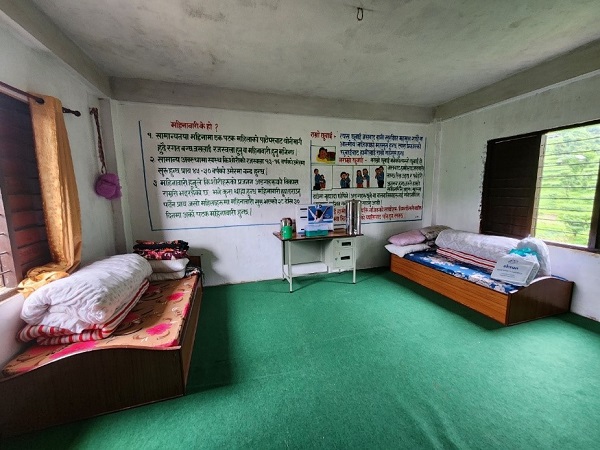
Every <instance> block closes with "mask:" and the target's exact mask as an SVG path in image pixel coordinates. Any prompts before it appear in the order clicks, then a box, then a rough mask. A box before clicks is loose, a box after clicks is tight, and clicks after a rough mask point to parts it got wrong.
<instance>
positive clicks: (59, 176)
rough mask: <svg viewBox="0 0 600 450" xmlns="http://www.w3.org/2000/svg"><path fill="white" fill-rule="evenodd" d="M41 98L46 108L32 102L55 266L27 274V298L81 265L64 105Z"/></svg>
mask: <svg viewBox="0 0 600 450" xmlns="http://www.w3.org/2000/svg"><path fill="white" fill-rule="evenodd" d="M36 95H37V94H36ZM39 97H41V98H43V99H44V103H43V104H39V103H37V102H36V101H35V100H30V101H29V106H30V109H31V121H32V125H33V136H34V140H35V152H36V157H37V162H38V169H39V175H40V186H41V190H42V202H43V208H44V217H45V220H46V232H47V235H48V245H49V247H50V254H51V256H52V262H51V263H48V264H46V265H44V266H40V267H35V268H33V269H31V270H30V271H29V272H28V273H27V277H28V278H26V279H24V280H23V281H22V282H21V283H20V284H19V289H20V291H21V293H22V294H23V295H25V296H27V295H28V294H29V293H31V292H33V291H34V290H35V289H37V288H38V287H40V286H42V285H44V284H47V283H49V282H50V281H53V280H55V279H57V278H62V277H64V276H67V275H68V274H69V273H71V272H73V271H74V270H75V269H77V268H78V267H79V264H80V262H81V210H80V208H79V196H78V193H77V183H76V180H75V171H74V170H73V160H72V158H71V148H70V146H69V137H68V135H67V128H66V127H65V120H64V116H63V112H62V104H61V102H60V100H58V99H56V98H54V97H48V96H43V95H39Z"/></svg>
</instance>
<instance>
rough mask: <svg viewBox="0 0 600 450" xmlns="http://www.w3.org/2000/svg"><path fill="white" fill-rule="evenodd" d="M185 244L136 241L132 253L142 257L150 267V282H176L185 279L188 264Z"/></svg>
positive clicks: (182, 242)
mask: <svg viewBox="0 0 600 450" xmlns="http://www.w3.org/2000/svg"><path fill="white" fill-rule="evenodd" d="M188 248H189V245H188V243H187V242H185V241H182V240H176V241H141V240H140V241H136V244H135V245H134V246H133V251H134V253H136V254H138V255H140V256H142V257H144V258H145V259H146V260H147V261H148V263H150V266H151V267H152V274H151V275H150V281H163V280H176V279H180V278H183V277H185V269H186V266H187V265H188V263H189V259H188V253H187V251H188Z"/></svg>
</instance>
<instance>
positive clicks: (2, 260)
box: [0, 92, 52, 300]
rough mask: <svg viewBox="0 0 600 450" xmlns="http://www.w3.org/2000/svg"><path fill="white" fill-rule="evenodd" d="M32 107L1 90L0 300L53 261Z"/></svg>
mask: <svg viewBox="0 0 600 450" xmlns="http://www.w3.org/2000/svg"><path fill="white" fill-rule="evenodd" d="M34 145H35V144H34V140H33V127H32V124H31V114H30V112H29V104H28V103H26V102H24V101H22V100H20V99H17V98H15V97H13V96H11V95H7V94H6V93H4V92H0V267H1V270H0V272H2V273H1V274H0V275H1V276H2V285H3V287H0V300H1V299H2V298H4V297H6V296H7V294H12V293H14V290H15V288H16V286H17V284H18V283H19V282H20V281H21V280H22V279H23V278H24V277H25V275H26V273H27V271H28V270H29V269H31V268H32V267H36V266H40V265H43V264H46V263H48V262H51V260H52V258H51V253H50V248H49V246H48V240H47V236H46V225H45V220H44V212H43V205H42V200H41V189H40V183H39V170H38V164H37V159H36V155H35V147H34Z"/></svg>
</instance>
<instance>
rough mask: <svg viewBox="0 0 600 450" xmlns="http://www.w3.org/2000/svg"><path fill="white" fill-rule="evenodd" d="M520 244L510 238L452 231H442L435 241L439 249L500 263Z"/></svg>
mask: <svg viewBox="0 0 600 450" xmlns="http://www.w3.org/2000/svg"><path fill="white" fill-rule="evenodd" d="M518 243H519V240H518V239H513V238H509V237H504V236H490V235H486V234H477V233H470V232H468V231H460V230H452V229H447V230H443V231H441V232H440V234H439V235H438V237H437V238H436V240H435V245H437V246H438V247H441V248H449V249H451V250H457V251H459V252H463V253H468V254H470V255H474V256H477V257H479V258H484V259H487V260H490V261H493V262H496V261H498V260H499V259H500V258H502V257H503V256H505V255H506V254H507V253H508V252H510V251H511V250H512V249H513V248H516V247H517V244H518Z"/></svg>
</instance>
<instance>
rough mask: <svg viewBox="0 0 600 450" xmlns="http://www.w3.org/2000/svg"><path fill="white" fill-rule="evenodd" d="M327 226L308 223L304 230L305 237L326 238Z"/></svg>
mask: <svg viewBox="0 0 600 450" xmlns="http://www.w3.org/2000/svg"><path fill="white" fill-rule="evenodd" d="M328 233H329V225H328V224H326V223H309V224H308V225H306V228H305V235H306V237H316V236H327V234H328Z"/></svg>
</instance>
